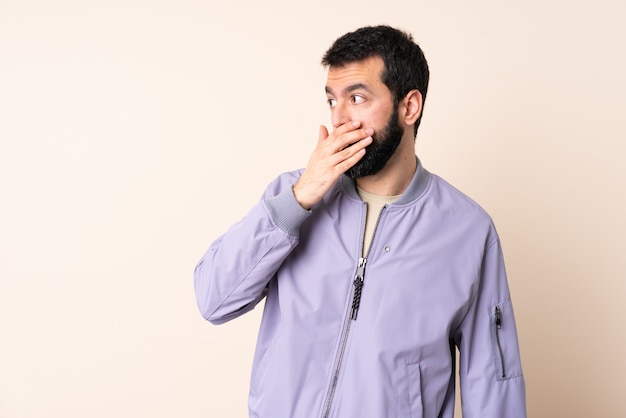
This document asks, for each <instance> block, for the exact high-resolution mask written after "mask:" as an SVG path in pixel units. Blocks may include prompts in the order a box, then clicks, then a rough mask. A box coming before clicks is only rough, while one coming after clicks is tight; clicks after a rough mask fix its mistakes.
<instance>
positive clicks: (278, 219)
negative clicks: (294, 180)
mask: <svg viewBox="0 0 626 418" xmlns="http://www.w3.org/2000/svg"><path fill="white" fill-rule="evenodd" d="M265 206H266V207H267V210H268V212H269V214H270V217H271V218H272V220H273V221H274V223H275V224H276V226H277V227H278V228H280V229H282V230H283V231H285V232H286V233H288V234H289V235H293V236H295V237H297V236H298V235H299V234H300V225H301V224H302V222H304V220H305V219H307V218H308V217H309V216H311V211H310V210H306V209H304V208H303V207H302V206H300V203H298V201H297V200H296V197H295V196H294V194H293V190H292V189H291V188H289V189H287V190H285V191H283V192H282V193H280V194H278V195H276V196H273V197H269V198H267V199H265Z"/></svg>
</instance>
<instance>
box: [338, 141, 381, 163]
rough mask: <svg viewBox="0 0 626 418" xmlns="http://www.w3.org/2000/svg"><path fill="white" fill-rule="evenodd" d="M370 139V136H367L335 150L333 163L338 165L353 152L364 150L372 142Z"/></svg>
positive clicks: (350, 156)
mask: <svg viewBox="0 0 626 418" xmlns="http://www.w3.org/2000/svg"><path fill="white" fill-rule="evenodd" d="M372 141H373V140H372V137H371V136H368V137H365V138H363V139H361V140H359V141H357V142H355V143H353V144H352V145H350V146H348V147H346V148H344V149H342V150H341V151H339V152H337V153H336V154H335V161H334V165H339V164H342V163H343V162H344V161H346V160H349V159H350V158H352V157H353V156H354V155H355V154H358V153H359V152H360V151H362V150H364V149H365V148H366V147H367V146H368V145H370V144H371V143H372ZM361 157H362V156H361ZM361 157H359V158H358V159H357V160H356V161H358V160H359V159H360V158H361ZM356 161H354V163H356Z"/></svg>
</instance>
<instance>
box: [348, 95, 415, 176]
mask: <svg viewBox="0 0 626 418" xmlns="http://www.w3.org/2000/svg"><path fill="white" fill-rule="evenodd" d="M402 135H404V129H402V126H400V122H398V107H397V106H396V108H395V109H394V111H393V114H392V115H391V116H390V117H389V121H387V125H386V126H385V127H384V128H383V129H382V130H381V131H380V132H378V133H375V134H373V135H372V143H371V144H370V145H368V146H367V148H366V152H365V155H364V156H363V158H361V159H360V160H359V161H358V162H357V163H356V164H355V165H354V166H352V167H351V168H350V169H348V171H346V174H347V175H348V176H350V178H352V179H358V178H361V177H365V176H371V175H372V174H376V173H378V172H379V171H380V170H382V169H383V168H384V167H385V165H386V164H387V161H389V159H390V158H391V157H392V156H393V154H394V153H395V152H396V149H397V148H398V145H400V141H401V140H402Z"/></svg>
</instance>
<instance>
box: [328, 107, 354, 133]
mask: <svg viewBox="0 0 626 418" xmlns="http://www.w3.org/2000/svg"><path fill="white" fill-rule="evenodd" d="M350 120H352V118H351V115H350V111H349V110H348V109H347V105H346V103H345V102H343V101H337V104H336V105H335V106H334V107H333V108H332V109H331V123H332V124H333V128H338V127H340V126H341V125H343V124H344V123H346V122H349V121H350Z"/></svg>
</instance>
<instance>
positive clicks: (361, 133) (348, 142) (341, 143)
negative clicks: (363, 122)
mask: <svg viewBox="0 0 626 418" xmlns="http://www.w3.org/2000/svg"><path fill="white" fill-rule="evenodd" d="M373 133H374V130H373V129H372V128H367V129H357V130H354V131H350V132H346V133H344V134H343V135H340V136H339V137H338V138H336V139H335V141H333V143H332V151H333V152H339V151H343V150H344V149H346V148H348V147H351V146H353V145H355V144H357V143H358V142H359V141H361V140H363V139H365V138H368V137H371V136H372V134H373Z"/></svg>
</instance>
